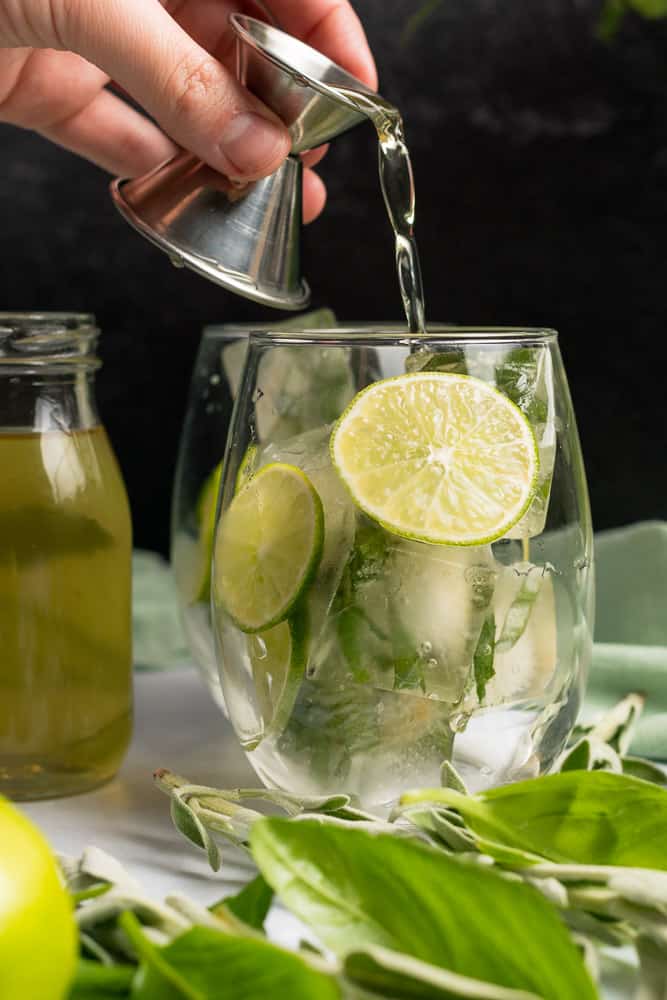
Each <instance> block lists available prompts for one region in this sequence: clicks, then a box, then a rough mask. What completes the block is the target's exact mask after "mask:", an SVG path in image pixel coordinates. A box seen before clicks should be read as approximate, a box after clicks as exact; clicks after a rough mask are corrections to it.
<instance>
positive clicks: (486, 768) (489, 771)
mask: <svg viewBox="0 0 667 1000" xmlns="http://www.w3.org/2000/svg"><path fill="white" fill-rule="evenodd" d="M479 770H480V773H481V774H483V775H484V777H485V778H488V777H489V775H491V774H493V771H492V769H491V768H490V767H489V766H488V764H484V766H483V767H480V769H479Z"/></svg>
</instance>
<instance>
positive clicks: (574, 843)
mask: <svg viewBox="0 0 667 1000" xmlns="http://www.w3.org/2000/svg"><path fill="white" fill-rule="evenodd" d="M423 802H432V803H442V804H444V805H446V806H449V807H450V808H453V809H456V810H457V811H458V812H459V813H460V814H461V816H463V818H464V819H465V821H466V823H467V824H468V826H469V828H470V829H471V830H472V831H473V833H475V834H477V835H479V836H481V837H484V838H488V839H490V840H491V841H498V842H500V843H501V844H506V845H508V846H510V847H513V848H517V849H519V850H525V851H531V852H533V853H534V854H538V855H542V856H543V857H545V858H550V859H551V860H553V861H561V862H568V861H573V862H576V863H579V864H592V865H624V866H628V867H634V868H657V869H660V870H667V837H665V830H667V792H665V791H664V790H663V789H662V788H659V787H658V786H656V785H652V784H649V783H648V782H646V781H640V780H638V779H637V778H630V777H627V776H626V775H621V774H611V773H609V772H607V771H566V772H564V773H562V774H552V775H547V776H546V777H543V778H534V779H532V780H530V781H523V782H520V783H518V784H515V785H506V786H504V787H502V788H495V789H492V790H491V791H488V792H482V793H480V794H478V795H471V796H464V795H459V794H458V793H457V792H455V791H453V790H452V789H449V788H434V789H431V790H422V791H419V792H416V793H408V794H406V795H404V796H403V797H402V799H401V803H402V804H405V805H410V804H413V803H414V804H418V803H423Z"/></svg>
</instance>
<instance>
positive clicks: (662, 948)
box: [637, 935, 667, 1000]
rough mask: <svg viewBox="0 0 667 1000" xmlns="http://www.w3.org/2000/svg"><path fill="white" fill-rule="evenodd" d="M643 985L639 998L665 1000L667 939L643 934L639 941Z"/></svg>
mask: <svg viewBox="0 0 667 1000" xmlns="http://www.w3.org/2000/svg"><path fill="white" fill-rule="evenodd" d="M637 954H638V955H639V968H640V976H641V987H640V991H639V993H638V994H637V997H638V1000H664V998H665V996H667V941H665V940H664V935H663V940H662V942H660V943H659V942H658V941H655V940H652V939H651V938H649V937H646V936H642V937H640V938H639V940H638V942H637Z"/></svg>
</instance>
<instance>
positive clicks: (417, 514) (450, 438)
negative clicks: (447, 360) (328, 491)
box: [330, 372, 539, 546]
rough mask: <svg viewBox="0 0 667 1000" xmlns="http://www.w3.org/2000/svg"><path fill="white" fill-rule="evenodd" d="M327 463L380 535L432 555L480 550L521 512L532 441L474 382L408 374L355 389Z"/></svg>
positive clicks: (531, 479) (531, 469)
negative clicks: (444, 549)
mask: <svg viewBox="0 0 667 1000" xmlns="http://www.w3.org/2000/svg"><path fill="white" fill-rule="evenodd" d="M330 448H331V456H332V460H333V463H334V466H335V468H336V470H337V471H338V474H339V475H340V477H341V479H342V480H343V482H344V483H345V485H346V486H347V488H348V490H349V492H350V493H351V495H352V498H353V500H354V502H355V503H356V505H357V506H358V507H359V508H361V510H363V511H364V512H365V513H366V514H367V515H368V516H369V517H371V518H373V519H374V520H375V521H377V522H379V523H380V524H381V525H382V526H383V527H384V528H385V529H386V530H388V531H390V532H392V533H394V534H397V535H400V536H402V537H404V538H410V539H413V540H415V541H421V542H428V543H431V544H438V545H457V546H462V545H484V544H486V543H488V542H491V541H494V540H495V539H497V538H501V537H502V536H503V535H504V534H505V533H506V532H507V531H508V530H509V529H510V528H511V527H512V526H513V525H514V524H516V523H517V521H519V520H520V518H521V517H522V516H523V514H524V513H525V512H526V510H527V509H528V507H529V506H530V504H531V502H532V500H533V497H534V494H535V489H536V485H537V478H538V471H539V454H538V448H537V442H536V440H535V435H534V433H533V430H532V428H531V426H530V423H529V422H528V420H527V419H526V417H525V416H524V415H523V414H522V412H521V410H520V409H519V408H518V407H517V406H516V405H515V404H514V403H513V402H512V401H511V400H510V399H508V397H507V396H505V395H504V394H503V393H501V392H499V391H498V390H497V389H495V388H494V387H492V386H490V385H489V384H488V383H486V382H484V381H482V380H481V379H477V378H474V377H472V376H469V375H460V374H455V373H451V372H414V373H410V374H407V375H397V376H394V377H393V378H388V379H383V380H381V381H379V382H374V383H372V384H371V385H369V386H367V387H366V388H365V389H362V391H361V392H360V393H358V394H357V395H356V396H355V398H354V399H353V400H352V402H351V403H350V405H349V406H348V407H347V409H346V410H345V412H344V413H343V414H342V416H341V417H340V419H339V420H338V422H337V424H336V425H335V427H334V430H333V433H332V435H331V443H330Z"/></svg>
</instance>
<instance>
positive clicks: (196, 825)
mask: <svg viewBox="0 0 667 1000" xmlns="http://www.w3.org/2000/svg"><path fill="white" fill-rule="evenodd" d="M171 818H172V820H173V823H174V826H175V827H176V829H177V830H179V831H180V832H181V833H182V834H183V836H184V837H187V838H188V840H191V841H192V843H193V844H194V845H195V846H196V847H202V848H203V849H204V850H205V851H206V854H207V856H208V863H209V864H210V866H211V868H212V869H213V871H214V872H217V870H218V869H219V868H220V851H219V850H218V846H217V844H216V843H215V841H214V840H213V838H212V837H211V835H210V834H209V832H208V830H207V829H206V827H205V826H204V824H203V823H202V821H201V820H200V819H199V817H198V816H197V813H196V812H195V810H194V809H193V808H192V807H191V806H190V805H189V804H188V803H187V802H184V801H183V799H182V798H180V796H178V795H173V796H172V798H171Z"/></svg>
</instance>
